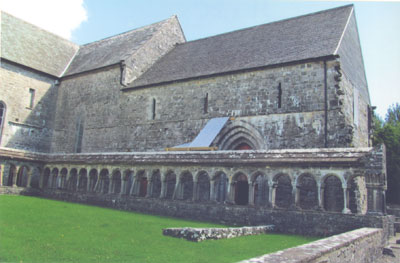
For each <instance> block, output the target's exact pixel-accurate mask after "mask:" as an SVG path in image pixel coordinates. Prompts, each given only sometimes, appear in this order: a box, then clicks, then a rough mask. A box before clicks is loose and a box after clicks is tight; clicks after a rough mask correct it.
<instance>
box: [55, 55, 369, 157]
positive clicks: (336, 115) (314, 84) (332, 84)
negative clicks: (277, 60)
mask: <svg viewBox="0 0 400 263" xmlns="http://www.w3.org/2000/svg"><path fill="white" fill-rule="evenodd" d="M338 63H339V62H338V61H328V62H327V69H328V70H327V78H326V83H327V86H326V88H327V111H328V118H327V121H328V122H327V132H328V134H327V135H326V136H325V100H324V95H323V94H324V89H325V71H324V63H323V62H318V61H314V62H313V61H310V62H308V63H299V64H294V65H286V66H282V67H276V68H269V69H263V70H254V71H250V72H241V73H235V74H229V75H221V76H213V77H205V78H201V79H195V80H187V81H183V82H177V83H172V84H166V85H159V86H152V87H147V88H136V89H124V90H125V91H121V89H123V88H124V87H123V86H122V85H121V84H120V74H121V69H120V68H119V66H115V67H109V68H106V69H102V70H97V71H93V72H89V73H85V74H81V75H77V76H71V77H67V78H64V79H63V80H62V84H61V86H60V95H59V98H58V101H57V117H56V131H55V136H54V138H53V142H52V144H53V148H52V150H53V152H74V145H75V142H76V138H77V120H78V119H79V118H83V119H84V132H83V145H82V149H83V150H82V151H83V152H110V151H118V152H128V151H154V150H163V149H164V148H166V147H173V146H176V145H180V144H183V143H186V142H190V141H191V140H193V139H194V138H195V137H196V135H197V134H198V133H199V132H200V130H201V129H202V128H203V127H204V125H205V124H206V122H207V121H208V120H210V119H211V118H215V117H222V116H232V117H235V120H234V121H233V123H232V125H233V126H235V125H236V126H238V127H241V125H242V124H243V125H245V126H249V127H251V130H250V133H251V134H258V135H259V137H260V138H262V140H263V141H262V148H260V149H285V148H287V149H289V148H322V147H325V137H326V139H327V142H326V143H327V146H328V147H348V146H351V145H357V146H368V140H361V139H360V138H361V137H363V136H364V134H355V133H354V131H353V129H354V128H353V124H352V123H349V121H347V119H346V116H345V115H346V114H351V113H352V112H350V111H348V110H347V109H344V106H345V105H343V103H342V102H343V101H342V99H341V98H340V96H339V95H338V91H337V86H338V83H340V81H341V80H340V79H337V78H336V75H337V74H338V73H337V70H335V66H337V65H338ZM341 85H342V84H341ZM343 85H344V86H346V85H347V84H346V83H344V84H343ZM339 93H340V92H339ZM344 96H351V94H347V93H345V95H344ZM346 105H347V104H346ZM153 111H154V112H153ZM360 125H362V126H365V125H366V124H365V123H364V122H360ZM253 136H256V135H253ZM353 136H356V137H354V138H353Z"/></svg>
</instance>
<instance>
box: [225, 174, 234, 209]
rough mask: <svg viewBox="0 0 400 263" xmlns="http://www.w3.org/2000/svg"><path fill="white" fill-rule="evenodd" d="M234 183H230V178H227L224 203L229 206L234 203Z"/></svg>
mask: <svg viewBox="0 0 400 263" xmlns="http://www.w3.org/2000/svg"><path fill="white" fill-rule="evenodd" d="M234 189H235V183H234V182H232V178H231V177H229V180H228V194H227V196H226V201H227V202H228V203H230V204H234V203H235V190H234Z"/></svg>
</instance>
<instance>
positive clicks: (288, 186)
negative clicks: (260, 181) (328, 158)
mask: <svg viewBox="0 0 400 263" xmlns="http://www.w3.org/2000/svg"><path fill="white" fill-rule="evenodd" d="M275 182H276V184H277V186H276V190H275V204H276V206H277V207H279V208H289V206H290V205H291V204H292V203H293V202H292V181H291V179H290V177H289V175H287V174H279V175H277V176H276V177H275Z"/></svg>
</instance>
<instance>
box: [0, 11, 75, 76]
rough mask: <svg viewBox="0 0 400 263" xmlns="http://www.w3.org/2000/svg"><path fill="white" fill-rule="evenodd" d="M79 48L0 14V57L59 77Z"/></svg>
mask: <svg viewBox="0 0 400 263" xmlns="http://www.w3.org/2000/svg"><path fill="white" fill-rule="evenodd" d="M78 48H79V46H78V45H76V44H74V43H72V42H70V41H68V40H66V39H64V38H61V37H59V36H57V35H54V34H52V33H50V32H48V31H45V30H43V29H41V28H39V27H36V26H34V25H32V24H29V23H27V22H25V21H23V20H21V19H18V18H16V17H14V16H12V15H9V14H7V13H5V12H1V57H2V58H4V59H7V60H10V61H12V62H15V63H18V64H22V65H25V66H27V67H30V68H33V69H35V70H39V71H41V72H44V73H47V74H50V75H52V76H56V77H60V76H61V75H62V73H63V72H64V70H65V68H66V67H67V66H68V64H69V63H70V61H71V59H72V58H73V56H74V54H75V53H76V51H77V50H78Z"/></svg>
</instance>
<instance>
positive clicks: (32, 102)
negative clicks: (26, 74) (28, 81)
mask: <svg viewBox="0 0 400 263" xmlns="http://www.w3.org/2000/svg"><path fill="white" fill-rule="evenodd" d="M35 93H36V91H35V90H34V89H32V88H29V95H30V96H29V105H28V107H27V108H28V109H33V107H34V106H35Z"/></svg>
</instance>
